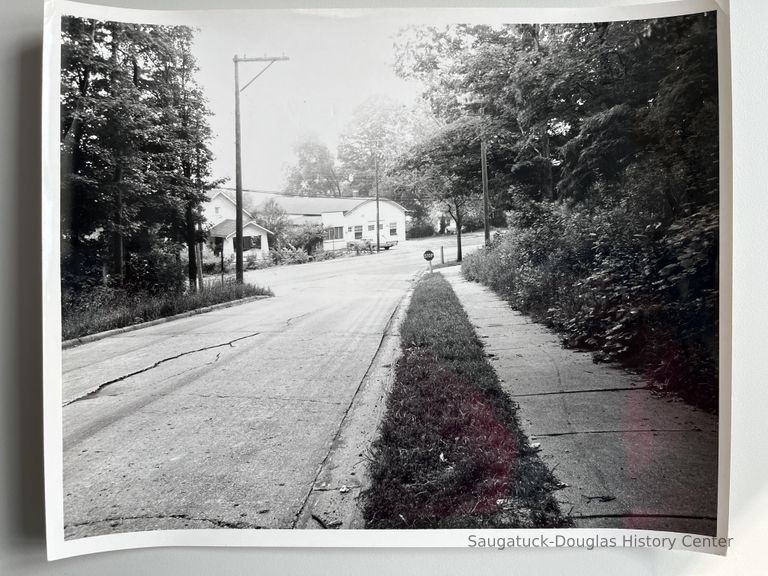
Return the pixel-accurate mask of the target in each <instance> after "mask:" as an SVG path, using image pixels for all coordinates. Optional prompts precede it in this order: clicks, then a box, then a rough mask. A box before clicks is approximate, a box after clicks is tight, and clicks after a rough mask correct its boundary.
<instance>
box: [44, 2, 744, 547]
mask: <svg viewBox="0 0 768 576" xmlns="http://www.w3.org/2000/svg"><path fill="white" fill-rule="evenodd" d="M530 3H531V4H535V2H534V1H533V0H531V2H530ZM254 10H258V11H265V10H273V11H276V12H281V13H284V12H286V11H290V10H296V11H302V10H300V9H290V8H286V9H279V10H277V9H259V8H256V9H254ZM372 10H375V11H376V12H377V13H393V14H397V13H408V15H409V18H411V20H412V21H413V22H414V23H420V22H421V23H425V24H441V23H449V22H461V21H463V22H470V21H471V22H499V21H502V20H503V21H505V22H509V23H515V22H518V23H567V22H574V23H575V22H593V21H616V20H635V19H646V18H659V17H670V16H680V15H685V14H691V13H696V12H704V11H712V10H714V11H717V13H718V58H719V105H720V113H719V121H720V128H719V130H720V268H719V270H720V333H719V337H720V355H719V373H720V413H719V452H718V457H719V464H718V466H719V478H718V516H717V536H718V537H719V538H725V537H727V536H728V510H729V506H728V502H729V499H728V493H729V486H730V431H731V393H732V383H731V369H732V364H731V357H732V343H731V339H732V310H731V298H732V275H733V254H732V245H733V239H732V235H733V230H732V215H733V194H732V140H731V130H732V124H731V123H732V110H731V68H730V31H729V29H730V27H729V16H728V11H727V7H724V6H723V5H722V4H721V2H718V1H717V0H677V1H670V2H658V3H652V4H648V3H646V4H636V5H625V6H611V7H600V8H595V7H585V8H535V7H529V8H521V7H514V8H513V7H510V8H497V7H494V8H444V9H443V8H441V9H437V8H408V9H403V8H375V9H373V8H353V9H343V10H335V9H322V10H317V12H318V13H324V14H333V13H349V12H352V13H354V12H359V13H361V14H362V13H368V12H370V11H372ZM304 11H306V10H304ZM312 11H313V12H314V11H315V10H312ZM207 12H208V11H207V10H194V11H174V10H171V11H167V10H166V11H163V10H157V11H156V10H135V9H124V8H115V7H107V6H97V5H91V4H82V3H78V2H71V1H68V0H46V2H45V21H44V43H43V70H42V73H43V106H42V114H43V117H42V170H43V174H42V212H43V213H42V234H43V238H42V249H43V254H42V265H43V302H42V306H43V395H44V396H43V398H44V435H45V497H46V536H47V553H48V559H49V560H55V559H61V558H67V557H72V556H79V555H83V554H90V553H96V552H105V551H112V550H125V549H133V548H151V547H163V546H223V547H229V546H245V547H251V546H253V547H402V548H414V547H431V548H446V547H459V548H466V547H467V545H468V537H469V536H470V535H473V534H474V535H478V536H480V535H482V536H483V537H488V538H493V537H512V538H514V537H515V536H518V535H519V536H523V537H531V536H534V535H538V534H539V533H541V534H545V535H546V536H548V537H550V538H555V537H556V536H557V535H558V534H559V535H565V536H568V537H574V536H578V537H584V536H599V537H604V538H612V537H613V538H617V539H618V541H619V542H621V541H622V538H623V536H625V535H630V534H635V535H637V536H640V537H645V536H654V537H658V538H664V537H666V538H676V542H677V545H676V546H675V548H676V549H685V550H700V551H704V552H709V553H714V554H720V555H725V553H726V548H725V547H708V548H698V549H697V548H692V547H688V546H683V545H682V543H681V542H682V537H683V536H684V534H681V533H673V532H661V531H649V530H618V529H567V530H554V529H553V530H531V529H522V530H513V529H505V530H343V531H337V530H327V531H323V530H281V529H270V530H230V529H221V530H218V529H216V530H208V529H197V530H158V531H147V532H133V533H125V534H110V535H103V536H95V537H89V538H82V539H77V540H69V541H67V540H65V539H64V507H63V500H64V499H63V438H62V436H63V429H62V402H61V399H62V390H61V385H62V354H61V309H60V302H61V285H60V278H61V271H60V247H59V238H60V194H59V190H60V188H59V174H60V160H59V146H60V144H59V125H60V110H59V106H60V103H59V91H60V80H59V74H60V69H61V50H60V48H61V16H62V15H64V14H67V15H75V16H81V17H88V18H98V19H100V20H116V21H125V22H142V23H155V24H189V25H194V24H195V23H196V22H202V19H203V18H204V16H205V14H206V13H207ZM227 12H230V13H231V14H232V16H233V17H236V14H237V12H238V11H237V10H227Z"/></svg>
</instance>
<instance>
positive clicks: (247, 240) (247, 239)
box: [232, 236, 261, 252]
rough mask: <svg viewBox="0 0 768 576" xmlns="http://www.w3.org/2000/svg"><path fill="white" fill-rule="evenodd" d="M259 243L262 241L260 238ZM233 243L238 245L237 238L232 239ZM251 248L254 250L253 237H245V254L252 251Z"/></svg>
mask: <svg viewBox="0 0 768 576" xmlns="http://www.w3.org/2000/svg"><path fill="white" fill-rule="evenodd" d="M259 241H261V238H259ZM232 242H233V244H235V245H237V244H236V242H237V238H232ZM251 248H253V237H251V236H243V252H245V251H247V250H250V249H251Z"/></svg>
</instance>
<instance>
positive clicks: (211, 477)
mask: <svg viewBox="0 0 768 576" xmlns="http://www.w3.org/2000/svg"><path fill="white" fill-rule="evenodd" d="M453 241H454V240H453V239H451V238H448V239H445V242H446V257H447V258H450V257H451V245H452V244H451V243H452V242H453ZM473 242H474V243H475V244H476V245H477V244H479V243H480V242H481V237H480V235H470V236H469V237H467V238H466V239H465V249H471V246H472V243H473ZM427 248H430V249H433V250H434V249H435V248H437V250H438V251H439V245H437V246H435V245H432V244H430V242H428V241H411V242H408V243H404V244H402V245H400V246H398V247H396V248H394V249H392V250H389V251H386V252H382V253H380V254H378V255H366V256H360V257H357V258H345V259H340V260H331V261H326V262H320V263H314V264H308V265H299V266H286V267H278V268H271V269H266V270H260V271H253V272H249V273H247V274H246V281H248V282H253V283H256V284H262V285H267V286H270V287H271V288H272V289H273V290H274V292H275V294H276V296H275V297H274V298H270V299H265V300H258V301H255V302H250V303H246V304H242V305H238V306H233V307H230V308H225V309H221V310H215V311H212V312H207V313H205V314H200V315H196V316H191V317H188V318H182V319H179V320H175V321H172V322H167V323H163V324H158V325H156V326H150V327H147V328H143V329H139V330H135V331H132V332H125V333H122V334H116V335H113V336H110V337H108V338H105V339H103V340H98V341H95V342H90V343H87V344H82V345H80V346H76V347H74V348H70V349H67V350H64V351H63V380H64V383H63V390H62V392H63V394H62V402H63V407H62V411H63V426H64V429H63V445H64V519H65V537H66V538H67V539H72V538H80V537H85V536H93V535H101V534H110V533H118V532H132V531H143V530H153V529H180V528H246V529H257V528H291V527H293V526H295V525H296V523H297V520H298V519H299V514H300V513H302V512H303V513H305V514H310V515H311V514H312V513H313V511H312V509H311V506H309V507H308V506H306V504H307V501H308V500H309V499H310V497H311V496H312V495H313V492H314V490H315V488H317V489H320V488H322V486H321V485H316V481H317V480H318V475H319V474H320V473H321V472H322V471H323V468H322V465H323V463H326V462H331V463H334V466H336V465H337V464H338V465H339V466H341V464H339V463H338V458H337V457H336V456H335V455H334V454H332V450H333V448H334V445H335V444H339V443H341V444H343V443H344V442H343V441H341V442H340V440H339V432H340V429H341V428H342V423H344V425H345V428H349V429H353V430H358V429H367V430H370V429H373V430H375V427H376V422H377V420H376V419H377V418H378V411H379V410H380V403H379V404H376V408H375V409H374V407H373V405H371V406H370V407H369V406H368V405H367V404H366V403H363V405H362V407H360V408H358V409H355V410H352V411H350V407H351V406H352V403H353V400H354V398H355V396H356V394H357V392H358V390H359V389H360V387H361V383H362V382H363V381H364V380H365V378H366V375H368V373H369V372H370V371H371V370H373V371H376V370H378V371H381V370H384V368H382V367H379V366H375V364H376V362H378V361H379V360H378V359H379V356H378V355H377V352H378V351H379V349H380V345H381V343H382V340H383V336H384V331H385V328H386V327H387V325H388V323H389V321H390V318H391V317H392V315H393V312H394V311H395V309H396V307H397V305H398V303H399V302H400V301H401V299H402V298H403V296H404V294H406V291H407V289H408V288H409V286H410V284H411V280H412V279H413V277H414V275H415V273H416V272H418V271H419V270H421V269H423V268H424V261H423V260H422V253H423V251H424V250H426V249H427ZM375 361H376V362H375ZM390 361H391V360H387V362H390ZM381 362H382V363H383V362H384V360H381ZM377 382H378V381H377ZM377 385H378V384H377ZM348 413H349V415H350V417H352V416H354V418H355V419H356V421H355V422H349V418H347V421H346V422H345V415H347V414H348ZM342 440H343V439H342ZM354 456H355V457H357V452H356V453H355V454H354ZM357 464H358V462H355V463H354V465H357ZM349 497H350V498H353V497H355V496H353V495H351V494H350V496H349Z"/></svg>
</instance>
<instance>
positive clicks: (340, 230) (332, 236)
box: [324, 226, 344, 240]
mask: <svg viewBox="0 0 768 576" xmlns="http://www.w3.org/2000/svg"><path fill="white" fill-rule="evenodd" d="M324 237H325V239H326V240H342V239H343V238H344V226H335V227H333V228H326V229H325V235H324Z"/></svg>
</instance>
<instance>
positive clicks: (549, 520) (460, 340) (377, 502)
mask: <svg viewBox="0 0 768 576" xmlns="http://www.w3.org/2000/svg"><path fill="white" fill-rule="evenodd" d="M401 335H402V348H403V353H402V356H401V357H400V359H399V360H398V363H397V366H396V379H395V382H394V385H393V388H392V391H391V393H390V396H389V398H388V400H387V411H386V414H385V416H384V419H383V422H382V426H381V430H380V435H379V437H378V438H377V439H376V440H375V441H374V443H373V444H372V447H371V454H370V455H371V463H370V476H371V486H370V488H369V489H367V490H366V491H365V492H364V493H363V514H364V516H365V520H366V526H367V527H368V528H544V527H563V526H569V525H570V523H569V520H568V519H567V518H564V517H563V515H562V514H561V512H560V509H559V507H558V505H557V502H556V500H555V498H554V496H553V491H555V490H557V489H558V487H559V483H558V482H557V480H556V479H555V477H554V476H553V474H552V473H551V472H550V471H549V469H548V468H547V467H546V466H545V465H544V464H543V462H542V461H541V460H540V458H539V457H538V455H537V454H536V451H535V450H534V449H532V448H531V447H530V445H529V442H528V438H527V437H526V436H525V434H524V433H523V432H522V430H521V428H520V425H519V422H518V420H517V415H516V405H515V404H514V403H513V402H512V401H511V400H510V398H509V396H507V395H506V393H505V392H504V391H503V390H502V389H501V387H500V385H499V381H498V377H497V376H496V373H495V371H494V370H493V368H492V367H491V365H490V364H489V363H488V361H487V359H486V355H485V352H484V350H483V344H482V342H481V340H480V339H479V338H478V337H477V334H476V333H475V331H474V329H473V327H472V324H471V323H470V321H469V318H468V317H467V314H466V312H465V311H464V309H463V308H462V306H461V303H460V302H459V300H458V298H457V297H456V295H455V294H454V292H453V289H452V288H451V287H450V285H449V284H448V282H447V281H446V280H445V279H444V278H443V277H442V275H440V274H430V275H425V276H424V277H423V278H422V280H421V281H420V282H419V283H418V285H417V286H416V288H415V290H414V293H413V297H412V300H411V304H410V307H409V309H408V312H407V314H406V317H405V319H404V321H403V325H402V327H401Z"/></svg>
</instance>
